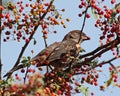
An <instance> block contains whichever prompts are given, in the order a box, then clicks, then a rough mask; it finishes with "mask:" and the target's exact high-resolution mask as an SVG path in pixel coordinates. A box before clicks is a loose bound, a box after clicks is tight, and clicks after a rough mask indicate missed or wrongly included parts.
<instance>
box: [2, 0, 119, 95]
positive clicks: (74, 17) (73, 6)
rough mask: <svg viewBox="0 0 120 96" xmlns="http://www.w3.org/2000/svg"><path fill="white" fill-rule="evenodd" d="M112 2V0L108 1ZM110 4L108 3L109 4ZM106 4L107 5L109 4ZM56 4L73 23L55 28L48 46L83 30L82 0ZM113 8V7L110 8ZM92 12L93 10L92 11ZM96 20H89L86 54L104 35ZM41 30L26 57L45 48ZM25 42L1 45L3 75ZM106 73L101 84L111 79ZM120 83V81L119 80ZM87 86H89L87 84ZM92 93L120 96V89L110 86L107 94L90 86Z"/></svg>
mask: <svg viewBox="0 0 120 96" xmlns="http://www.w3.org/2000/svg"><path fill="white" fill-rule="evenodd" d="M107 1H110V0H107ZM107 3H108V2H107ZM107 3H105V4H107ZM55 4H56V7H57V9H62V8H65V10H66V11H65V12H64V13H63V19H65V18H67V17H69V18H71V21H70V22H69V23H68V22H65V23H66V26H67V28H63V27H62V26H58V27H55V29H56V30H57V32H58V33H57V34H53V33H50V34H49V36H48V39H47V42H48V45H49V44H51V43H53V42H55V41H61V40H62V39H63V36H64V35H65V34H67V33H68V32H69V31H71V30H74V29H81V26H82V22H83V19H81V18H80V17H78V14H79V13H80V12H81V10H80V9H79V8H78V6H79V4H80V0H64V1H63V0H55ZM110 7H113V6H110ZM90 11H91V10H90ZM94 23H95V19H94V18H93V17H92V16H91V18H90V19H87V21H86V24H85V28H84V32H85V33H86V34H87V35H88V36H90V37H91V40H90V41H86V42H84V43H83V44H82V47H83V48H84V49H85V50H86V52H90V51H92V50H93V49H95V48H97V47H98V46H99V36H100V34H102V33H101V32H100V31H99V29H97V28H95V27H94ZM40 31H41V29H40V28H39V29H38V30H37V32H36V34H35V36H34V37H36V40H37V44H36V45H35V46H34V45H33V43H32V42H33V41H31V44H30V45H29V46H28V48H27V49H26V51H25V53H24V56H29V55H30V56H31V57H33V56H35V55H36V54H37V53H38V52H39V51H40V50H42V49H43V48H45V47H44V42H43V38H42V33H41V32H40ZM23 44H24V42H19V43H18V42H17V43H16V41H12V40H11V41H9V42H7V43H3V42H2V44H1V50H2V53H1V55H2V64H3V74H5V73H6V72H7V71H8V70H9V69H10V68H12V66H13V64H14V63H15V61H16V57H18V55H19V52H20V50H21V47H22V46H23ZM31 50H34V51H35V53H34V54H31ZM111 57H112V53H110V52H109V53H107V54H105V56H104V59H109V58H111ZM114 63H115V64H119V63H120V59H119V60H116V61H114ZM103 70H104V72H103V73H102V74H100V80H99V81H100V83H101V84H103V83H104V80H107V79H108V77H109V73H108V70H107V67H106V66H104V67H103ZM119 82H120V79H119ZM86 86H89V85H87V84H86ZM89 87H90V91H92V92H95V96H120V91H119V90H120V89H119V88H117V87H112V86H110V87H109V88H107V89H106V90H105V92H102V91H99V87H94V86H89ZM74 96H84V95H81V94H76V95H74Z"/></svg>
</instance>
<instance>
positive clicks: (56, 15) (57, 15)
mask: <svg viewBox="0 0 120 96" xmlns="http://www.w3.org/2000/svg"><path fill="white" fill-rule="evenodd" d="M58 17H59V12H58V11H57V10H55V18H56V19H57V18H58Z"/></svg>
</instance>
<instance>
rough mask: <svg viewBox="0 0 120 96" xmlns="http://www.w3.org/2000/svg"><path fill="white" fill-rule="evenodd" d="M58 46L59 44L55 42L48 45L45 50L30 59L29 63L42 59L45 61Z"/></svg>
mask: <svg viewBox="0 0 120 96" xmlns="http://www.w3.org/2000/svg"><path fill="white" fill-rule="evenodd" d="M59 44H60V42H55V43H53V44H51V45H49V46H48V47H47V48H45V49H43V50H42V51H41V52H40V53H38V54H37V55H36V56H35V57H33V58H32V59H31V62H33V61H39V60H40V58H43V61H44V60H46V59H47V58H48V56H50V54H52V52H53V51H54V49H55V48H56V47H57V46H58V45H59Z"/></svg>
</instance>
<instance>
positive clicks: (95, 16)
mask: <svg viewBox="0 0 120 96" xmlns="http://www.w3.org/2000/svg"><path fill="white" fill-rule="evenodd" d="M91 10H92V14H93V16H94V18H95V19H98V14H97V12H96V10H95V9H94V8H91Z"/></svg>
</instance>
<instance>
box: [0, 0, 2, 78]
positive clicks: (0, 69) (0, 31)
mask: <svg viewBox="0 0 120 96" xmlns="http://www.w3.org/2000/svg"><path fill="white" fill-rule="evenodd" d="M0 6H2V0H0ZM1 14H2V9H0V15H1ZM1 22H2V19H1V16H0V80H1V79H2V61H1V34H2V28H1V26H2V25H1Z"/></svg>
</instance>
